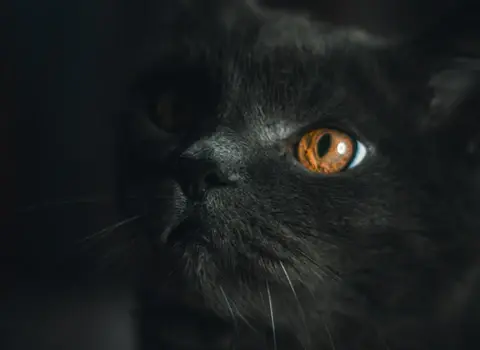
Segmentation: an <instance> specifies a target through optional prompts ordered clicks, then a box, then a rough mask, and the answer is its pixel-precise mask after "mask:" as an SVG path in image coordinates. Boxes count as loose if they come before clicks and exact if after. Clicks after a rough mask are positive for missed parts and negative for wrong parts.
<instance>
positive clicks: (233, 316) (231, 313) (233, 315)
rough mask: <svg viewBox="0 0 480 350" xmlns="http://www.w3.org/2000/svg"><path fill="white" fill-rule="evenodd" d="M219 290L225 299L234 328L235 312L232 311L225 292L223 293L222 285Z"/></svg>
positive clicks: (235, 322) (235, 323)
mask: <svg viewBox="0 0 480 350" xmlns="http://www.w3.org/2000/svg"><path fill="white" fill-rule="evenodd" d="M220 292H222V295H223V299H225V304H227V307H228V310H229V311H230V316H232V321H233V323H234V325H235V328H237V321H236V319H235V313H234V312H233V309H232V306H231V305H230V302H229V301H228V297H227V294H225V291H224V290H223V288H222V286H220Z"/></svg>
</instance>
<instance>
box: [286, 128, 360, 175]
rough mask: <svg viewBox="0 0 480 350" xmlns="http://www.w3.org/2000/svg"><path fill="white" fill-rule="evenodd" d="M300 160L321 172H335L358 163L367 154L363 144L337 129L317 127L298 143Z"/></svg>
mask: <svg viewBox="0 0 480 350" xmlns="http://www.w3.org/2000/svg"><path fill="white" fill-rule="evenodd" d="M296 151H297V152H296V153H297V158H298V161H299V162H300V163H301V164H302V165H303V166H304V167H305V168H307V169H308V170H310V171H313V172H315V173H319V174H335V173H339V172H341V171H343V170H345V169H347V168H353V167H354V166H356V165H358V164H359V163H360V162H361V161H362V160H363V158H364V157H365V155H366V149H365V146H363V144H361V143H360V142H358V141H356V140H354V139H353V138H352V137H350V136H349V135H347V134H345V133H344V132H341V131H338V130H335V129H327V128H322V129H315V130H312V131H309V132H307V133H306V134H305V135H303V136H302V138H301V139H300V142H299V143H298V145H297V150H296Z"/></svg>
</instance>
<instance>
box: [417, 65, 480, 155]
mask: <svg viewBox="0 0 480 350" xmlns="http://www.w3.org/2000/svg"><path fill="white" fill-rule="evenodd" d="M428 88H429V90H430V91H431V95H430V100H429V106H428V113H427V114H426V115H425V116H424V117H423V118H421V121H420V125H419V126H420V129H423V130H427V131H428V132H434V133H435V134H436V135H437V136H438V138H439V139H440V138H441V139H442V140H443V141H442V142H443V143H445V144H447V145H448V147H449V149H448V151H449V152H452V153H454V154H457V155H460V154H462V155H464V156H465V157H467V158H468V159H470V160H472V161H474V163H475V164H480V116H479V114H480V59H456V60H454V61H453V63H452V64H449V65H448V66H447V68H444V69H441V70H437V71H435V72H433V73H432V74H431V76H430V79H429V81H428Z"/></svg>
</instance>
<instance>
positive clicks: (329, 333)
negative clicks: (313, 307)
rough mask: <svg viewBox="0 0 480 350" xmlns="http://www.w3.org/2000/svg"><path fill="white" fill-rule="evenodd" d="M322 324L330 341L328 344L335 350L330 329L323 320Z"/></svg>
mask: <svg viewBox="0 0 480 350" xmlns="http://www.w3.org/2000/svg"><path fill="white" fill-rule="evenodd" d="M323 325H324V326H325V330H326V331H327V335H328V340H329V341H330V345H331V347H332V350H335V344H334V342H333V337H332V333H331V332H330V329H329V328H328V326H327V324H326V323H325V322H323Z"/></svg>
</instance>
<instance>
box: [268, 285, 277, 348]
mask: <svg viewBox="0 0 480 350" xmlns="http://www.w3.org/2000/svg"><path fill="white" fill-rule="evenodd" d="M265 283H266V286H267V295H268V304H269V306H270V320H271V322H272V336H273V349H274V350H277V335H276V332H275V319H274V316H273V303H272V295H271V294H270V286H269V285H268V281H266V282H265Z"/></svg>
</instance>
